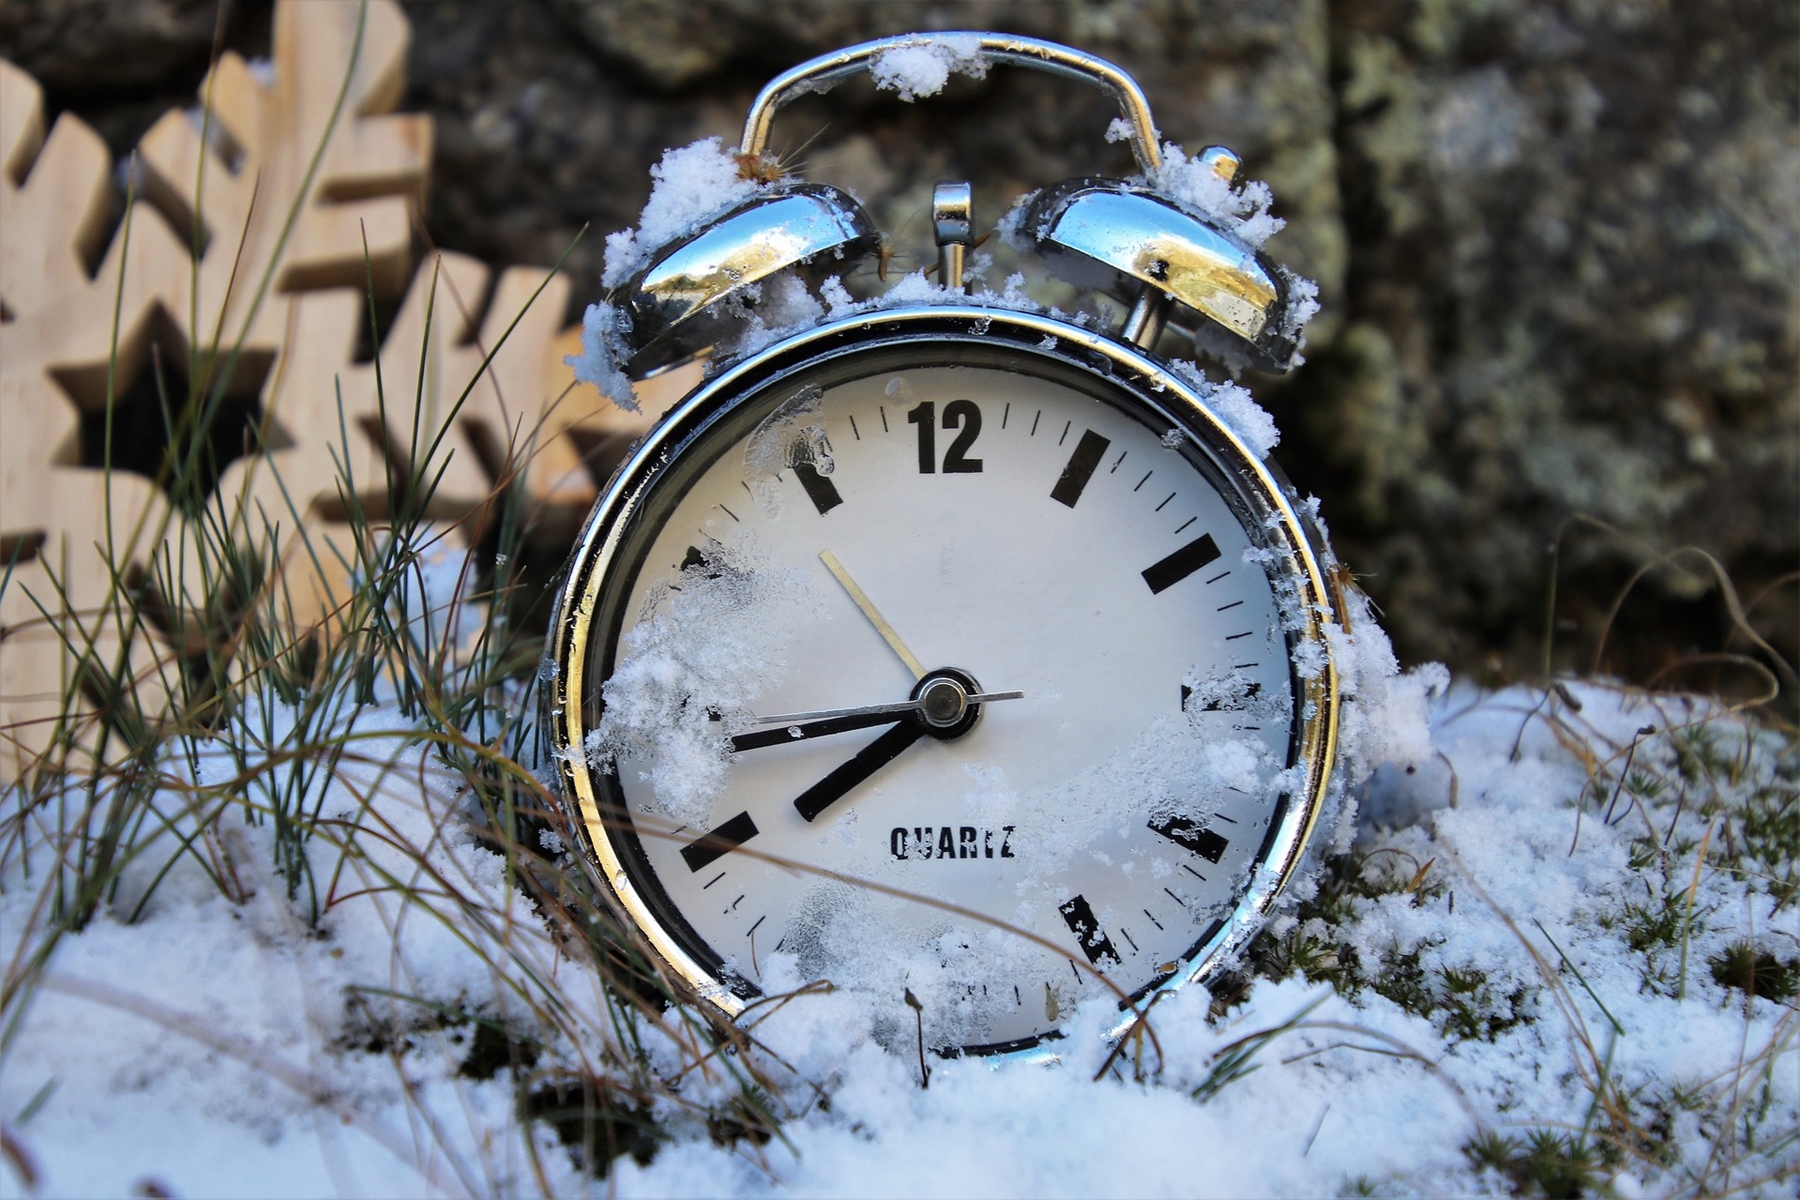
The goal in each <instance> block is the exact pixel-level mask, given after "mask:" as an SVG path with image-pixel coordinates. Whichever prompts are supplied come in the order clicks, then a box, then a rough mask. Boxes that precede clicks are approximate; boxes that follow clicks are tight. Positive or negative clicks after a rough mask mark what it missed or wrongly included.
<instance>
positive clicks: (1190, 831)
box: [1150, 817, 1231, 863]
mask: <svg viewBox="0 0 1800 1200" xmlns="http://www.w3.org/2000/svg"><path fill="white" fill-rule="evenodd" d="M1150 829H1151V832H1153V833H1160V834H1161V835H1162V836H1164V837H1166V838H1168V839H1169V840H1170V841H1171V842H1174V843H1175V844H1176V845H1177V846H1180V847H1181V848H1182V849H1183V850H1192V851H1193V852H1194V853H1195V854H1198V855H1199V856H1200V857H1201V858H1204V859H1205V860H1206V861H1207V862H1210V863H1216V862H1218V861H1219V860H1220V859H1221V858H1223V857H1225V850H1226V847H1228V846H1230V845H1231V843H1230V842H1229V841H1227V840H1226V839H1225V838H1222V837H1220V836H1219V835H1218V834H1216V833H1214V832H1213V831H1212V830H1210V829H1202V828H1201V827H1200V822H1198V821H1193V820H1189V819H1188V818H1187V817H1165V818H1163V819H1162V820H1160V821H1152V822H1150Z"/></svg>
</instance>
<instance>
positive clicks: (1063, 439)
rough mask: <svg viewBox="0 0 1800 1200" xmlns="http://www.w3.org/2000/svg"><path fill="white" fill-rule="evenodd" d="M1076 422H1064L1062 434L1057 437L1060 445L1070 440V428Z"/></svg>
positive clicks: (1057, 442)
mask: <svg viewBox="0 0 1800 1200" xmlns="http://www.w3.org/2000/svg"><path fill="white" fill-rule="evenodd" d="M1074 424H1075V422H1074V421H1064V422H1063V431H1062V436H1061V437H1059V438H1057V439H1056V444H1057V445H1059V446H1060V445H1062V444H1063V443H1064V442H1066V441H1068V440H1069V430H1070V429H1071V428H1072V427H1073V426H1074Z"/></svg>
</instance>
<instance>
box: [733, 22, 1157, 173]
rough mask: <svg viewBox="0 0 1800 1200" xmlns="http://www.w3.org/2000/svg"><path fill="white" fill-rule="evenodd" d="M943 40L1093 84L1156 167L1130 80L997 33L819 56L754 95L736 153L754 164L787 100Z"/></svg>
mask: <svg viewBox="0 0 1800 1200" xmlns="http://www.w3.org/2000/svg"><path fill="white" fill-rule="evenodd" d="M949 38H958V39H969V38H974V39H979V40H980V42H981V54H982V57H984V58H986V59H988V60H989V61H990V62H998V63H1005V64H1007V65H1009V66H1015V67H1030V68H1032V69H1034V70H1038V71H1047V72H1049V73H1050V74H1052V75H1061V76H1063V77H1065V78H1068V79H1078V80H1080V81H1081V82H1083V83H1091V84H1093V85H1094V86H1095V87H1097V88H1099V89H1100V90H1101V91H1103V92H1106V93H1107V94H1108V95H1110V96H1111V97H1112V98H1113V99H1114V100H1116V101H1117V102H1118V105H1119V113H1120V115H1122V116H1123V117H1124V118H1125V120H1126V121H1127V122H1128V123H1129V124H1130V125H1131V149H1132V152H1133V153H1134V154H1136V155H1137V161H1138V166H1139V167H1140V168H1142V169H1143V171H1144V173H1145V174H1149V173H1151V172H1153V171H1155V170H1156V169H1157V168H1158V167H1160V166H1161V165H1162V151H1161V150H1160V149H1159V148H1158V146H1157V144H1156V125H1155V123H1154V122H1153V121H1152V120H1151V119H1150V102H1149V101H1148V100H1146V99H1145V98H1144V92H1143V89H1141V88H1139V87H1138V85H1137V81H1136V80H1134V79H1133V78H1132V77H1131V76H1129V75H1127V74H1126V73H1125V72H1124V71H1121V70H1120V69H1119V68H1118V67H1116V66H1114V65H1113V64H1112V63H1109V62H1107V61H1106V60H1105V59H1103V58H1096V57H1094V56H1093V55H1092V54H1083V53H1082V52H1081V51H1079V50H1076V49H1073V48H1072V47H1069V46H1064V45H1060V44H1058V43H1056V42H1045V41H1040V40H1038V39H1037V38H1028V37H1014V36H1012V35H1010V34H1003V33H937V34H923V33H910V34H903V35H901V36H899V37H890V38H878V39H876V40H875V41H872V42H862V43H860V44H859V45H855V46H848V47H846V48H844V49H842V50H837V51H833V52H832V53H830V54H821V55H820V56H819V57H818V58H814V59H810V60H808V61H807V62H803V63H801V64H800V65H799V66H797V67H793V68H790V69H789V70H787V71H784V72H782V73H781V74H780V75H777V76H776V77H775V78H774V79H771V80H770V81H769V82H768V84H767V86H765V87H764V88H763V90H762V91H761V92H760V93H758V94H757V97H756V102H755V103H754V104H752V105H751V106H750V115H749V116H748V117H747V118H745V120H744V140H743V142H742V144H741V145H740V147H739V149H740V150H741V151H742V153H743V154H744V155H745V156H746V157H748V158H749V159H750V160H751V161H756V160H758V159H760V158H761V157H762V153H763V147H764V146H765V145H767V143H768V140H769V127H770V126H771V125H773V124H774V122H775V114H776V113H777V112H778V111H780V109H781V107H782V106H783V105H785V104H787V103H788V102H789V101H790V100H795V99H798V98H799V97H801V96H804V95H806V94H807V93H808V92H822V91H826V90H828V88H829V87H830V86H831V85H832V84H835V83H837V82H838V81H840V80H843V79H848V78H849V77H850V76H852V75H861V74H863V73H865V72H867V71H870V70H871V69H872V68H873V65H874V62H875V60H876V59H877V58H879V57H880V56H881V55H883V54H886V53H887V52H888V51H890V50H900V49H905V48H907V47H912V46H929V45H932V44H934V43H941V42H942V41H944V40H946V39H949ZM821 85H824V86H821Z"/></svg>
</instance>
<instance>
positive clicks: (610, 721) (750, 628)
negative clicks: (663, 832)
mask: <svg viewBox="0 0 1800 1200" xmlns="http://www.w3.org/2000/svg"><path fill="white" fill-rule="evenodd" d="M764 558H765V556H764V555H763V554H762V553H761V552H760V550H759V549H758V547H757V546H756V545H755V544H754V542H752V541H751V539H750V538H749V536H748V535H744V536H742V537H740V538H738V539H737V540H735V541H733V542H732V543H731V544H729V545H727V544H723V543H719V542H712V543H709V544H708V546H707V549H706V554H705V557H704V560H703V561H700V562H696V563H694V564H692V565H690V566H687V567H684V568H683V569H682V572H681V588H680V590H679V591H677V590H675V589H673V588H667V589H664V590H663V591H662V592H660V593H659V594H658V596H657V597H656V598H655V599H656V601H659V602H660V605H659V607H658V608H657V609H656V611H654V612H652V613H651V614H650V616H649V617H647V618H646V619H645V620H643V621H641V622H639V623H638V625H637V626H636V627H635V628H633V629H632V630H631V632H630V633H628V634H626V635H625V639H624V646H623V650H624V653H623V655H622V656H621V658H620V660H619V664H618V666H617V667H616V668H615V669H614V671H613V674H612V677H611V678H610V679H608V680H607V681H606V685H605V688H604V689H603V692H602V695H603V697H604V700H605V712H604V714H603V715H602V716H601V719H600V724H599V727H598V728H596V729H595V730H594V732H593V733H591V734H589V735H588V740H587V744H586V746H585V747H584V748H585V749H586V750H587V752H588V755H589V759H590V761H593V762H596V763H600V764H605V763H613V764H616V765H617V767H618V769H619V770H620V771H621V772H623V771H627V770H636V771H638V772H639V775H640V777H641V778H642V779H644V780H646V781H647V782H648V783H649V784H650V785H651V786H652V787H653V788H655V789H656V803H657V806H658V808H660V809H661V811H662V812H663V813H664V814H665V815H667V816H669V817H670V818H672V819H674V820H676V821H678V822H685V823H689V824H702V823H704V822H705V821H706V820H707V819H708V814H709V812H710V809H711V806H712V801H713V797H715V796H717V795H718V794H719V793H720V792H721V791H722V790H723V789H724V787H725V782H726V777H727V774H728V772H729V769H730V759H731V735H732V734H733V733H736V732H739V731H740V730H741V729H742V728H743V727H744V725H745V724H746V723H747V721H748V706H749V704H750V702H751V701H753V700H754V699H756V697H757V696H759V695H761V694H762V691H763V689H764V688H765V687H766V686H768V685H770V684H772V683H774V682H775V681H776V680H777V679H778V678H779V676H780V674H781V673H782V672H783V671H784V670H785V669H786V662H785V657H784V656H785V654H786V648H787V645H788V642H789V641H790V640H791V638H792V637H793V635H794V629H793V627H792V625H791V622H792V620H793V618H794V616H795V614H800V616H801V619H803V620H810V619H813V618H814V617H816V614H817V612H818V609H819V601H818V597H817V596H816V594H815V593H814V592H813V590H812V588H811V587H810V585H808V583H807V582H806V577H805V575H804V573H803V572H800V571H798V570H775V569H772V568H770V567H769V566H768V565H767V563H766V562H765V561H764Z"/></svg>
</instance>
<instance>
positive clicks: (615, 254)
mask: <svg viewBox="0 0 1800 1200" xmlns="http://www.w3.org/2000/svg"><path fill="white" fill-rule="evenodd" d="M650 178H651V180H652V181H653V182H652V184H651V187H650V200H649V202H648V203H646V204H645V205H644V211H643V212H642V213H640V214H639V216H638V223H637V228H636V229H621V230H620V231H619V232H617V233H615V234H612V235H611V236H609V237H608V238H607V239H606V270H605V272H604V273H603V274H602V275H601V277H600V282H602V283H604V284H605V285H606V286H607V287H618V286H619V285H620V284H621V283H624V282H625V281H626V280H627V279H629V278H631V276H632V274H633V273H634V272H636V271H637V270H638V269H639V268H640V267H642V266H643V265H644V262H645V259H646V258H647V257H648V256H649V255H650V254H653V253H655V251H656V250H657V249H658V248H659V247H662V246H666V245H668V244H669V243H670V242H672V241H675V240H676V239H677V238H680V237H685V236H686V235H687V234H689V233H692V232H693V231H694V230H696V229H698V228H699V227H700V226H701V225H703V224H705V223H706V222H707V221H708V220H710V219H712V218H713V217H715V216H717V215H718V214H719V213H722V212H724V211H725V210H726V209H728V208H731V207H733V206H735V205H738V204H741V203H743V202H744V201H745V200H748V199H749V198H750V197H751V196H753V195H755V194H756V193H757V191H758V190H760V189H759V186H758V185H757V184H756V183H754V182H752V181H750V180H748V179H745V178H743V176H742V174H741V173H740V171H739V169H738V160H737V156H736V155H735V154H733V153H732V152H730V151H729V150H727V149H726V148H725V144H724V142H723V141H722V140H720V139H719V138H716V137H709V138H702V139H700V140H699V141H697V142H694V143H693V144H692V145H688V146H682V147H680V148H679V149H675V150H669V151H666V152H665V153H664V154H663V156H662V161H661V162H659V163H657V164H656V165H655V166H654V167H651V168H650Z"/></svg>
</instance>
